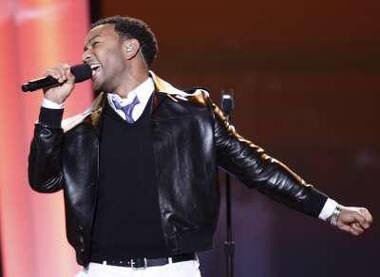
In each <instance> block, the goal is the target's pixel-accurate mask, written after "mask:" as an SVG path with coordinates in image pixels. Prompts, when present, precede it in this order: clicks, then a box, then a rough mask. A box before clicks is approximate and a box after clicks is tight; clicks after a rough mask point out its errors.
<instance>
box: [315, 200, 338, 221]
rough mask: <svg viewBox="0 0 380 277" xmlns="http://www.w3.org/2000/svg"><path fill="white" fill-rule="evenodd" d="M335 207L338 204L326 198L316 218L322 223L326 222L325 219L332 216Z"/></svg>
mask: <svg viewBox="0 0 380 277" xmlns="http://www.w3.org/2000/svg"><path fill="white" fill-rule="evenodd" d="M337 206H338V203H337V202H336V201H335V200H332V199H331V198H328V199H327V201H326V203H325V205H324V206H323V208H322V211H321V212H320V213H319V216H318V217H319V218H320V219H322V220H324V221H327V219H328V218H329V217H330V216H331V215H332V214H333V212H334V210H335V208H336V207H337Z"/></svg>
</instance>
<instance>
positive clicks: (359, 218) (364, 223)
mask: <svg viewBox="0 0 380 277" xmlns="http://www.w3.org/2000/svg"><path fill="white" fill-rule="evenodd" d="M353 217H354V220H355V221H356V222H354V224H355V225H359V224H360V226H361V227H363V228H368V227H369V224H368V222H367V221H366V219H365V217H364V216H363V215H362V214H361V213H360V212H355V213H354V214H353ZM358 223H359V224H358Z"/></svg>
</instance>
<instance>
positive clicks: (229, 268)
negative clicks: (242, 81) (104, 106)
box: [221, 91, 235, 277]
mask: <svg viewBox="0 0 380 277" xmlns="http://www.w3.org/2000/svg"><path fill="white" fill-rule="evenodd" d="M221 106H222V110H223V112H224V114H225V116H226V118H227V120H228V121H230V122H231V115H232V111H233V110H234V106H235V103H234V97H233V92H232V91H231V92H228V91H222V105H221ZM225 183H226V200H225V201H226V231H227V238H226V241H225V242H224V253H225V257H226V276H227V277H233V276H234V254H235V242H234V241H233V240H232V224H231V179H230V175H229V174H228V173H227V172H226V173H225Z"/></svg>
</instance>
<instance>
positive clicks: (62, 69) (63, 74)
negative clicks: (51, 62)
mask: <svg viewBox="0 0 380 277" xmlns="http://www.w3.org/2000/svg"><path fill="white" fill-rule="evenodd" d="M57 70H58V72H59V82H60V83H63V82H65V81H66V80H67V77H66V72H65V71H66V70H65V65H63V64H62V65H60V66H58V68H57Z"/></svg>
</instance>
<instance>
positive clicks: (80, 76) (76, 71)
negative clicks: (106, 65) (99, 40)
mask: <svg viewBox="0 0 380 277" xmlns="http://www.w3.org/2000/svg"><path fill="white" fill-rule="evenodd" d="M70 71H71V73H72V74H73V75H74V77H75V82H76V83H78V82H83V81H85V80H88V79H90V78H91V77H92V70H91V67H90V66H89V65H88V64H85V63H83V64H78V65H73V66H72V67H70Z"/></svg>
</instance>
